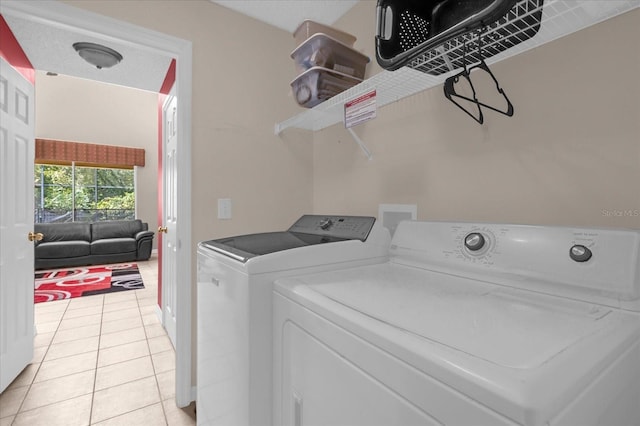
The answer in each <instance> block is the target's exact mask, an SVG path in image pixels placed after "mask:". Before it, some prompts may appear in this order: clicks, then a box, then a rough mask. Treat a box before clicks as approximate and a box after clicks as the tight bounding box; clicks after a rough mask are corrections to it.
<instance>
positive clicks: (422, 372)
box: [273, 222, 640, 426]
mask: <svg viewBox="0 0 640 426" xmlns="http://www.w3.org/2000/svg"><path fill="white" fill-rule="evenodd" d="M639 312H640V232H638V231H631V230H629V231H626V230H597V229H576V228H561V227H534V226H522V225H495V224H467V223H444V222H403V223H401V224H400V225H399V226H398V228H397V231H396V233H395V235H394V238H393V240H392V242H391V249H390V260H389V261H388V262H386V263H383V264H378V265H370V266H363V267H355V268H348V269H344V270H340V271H332V272H323V273H319V274H310V275H303V276H299V277H289V278H283V279H279V280H277V281H276V283H275V286H274V312H273V316H274V402H275V404H274V424H278V425H294V426H298V425H350V426H357V425H366V426H373V425H403V426H405V425H431V424H450V425H514V424H519V425H580V426H585V425H621V426H622V425H629V426H630V425H639V424H640V314H639Z"/></svg>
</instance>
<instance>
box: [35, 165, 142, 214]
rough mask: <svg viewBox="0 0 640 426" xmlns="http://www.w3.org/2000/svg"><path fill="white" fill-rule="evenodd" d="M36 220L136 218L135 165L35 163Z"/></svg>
mask: <svg viewBox="0 0 640 426" xmlns="http://www.w3.org/2000/svg"><path fill="white" fill-rule="evenodd" d="M34 182H35V219H34V220H35V222H36V223H46V222H76V221H77V222H83V221H84V222H97V221H101V220H123V219H134V218H135V186H134V171H133V168H132V167H131V168H126V169H116V168H106V167H85V166H78V165H75V164H72V165H70V166H68V165H48V164H36V166H35V176H34Z"/></svg>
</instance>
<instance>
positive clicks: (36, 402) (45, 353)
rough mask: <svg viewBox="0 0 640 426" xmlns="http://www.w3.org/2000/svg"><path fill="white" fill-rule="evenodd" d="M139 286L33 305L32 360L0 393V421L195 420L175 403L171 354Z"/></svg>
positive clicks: (71, 424)
mask: <svg viewBox="0 0 640 426" xmlns="http://www.w3.org/2000/svg"><path fill="white" fill-rule="evenodd" d="M157 265H158V264H157V258H156V257H155V254H154V255H152V257H151V259H150V260H149V261H146V262H138V266H139V268H140V272H141V274H142V277H143V281H144V284H145V288H144V289H143V290H130V291H125V292H120V293H110V294H106V295H96V296H86V297H79V298H74V299H70V300H62V301H55V302H46V303H38V304H36V305H35V322H36V328H37V330H38V335H37V336H36V337H35V356H34V359H33V362H32V363H31V364H30V365H29V366H28V367H27V368H26V369H25V370H24V371H23V372H22V374H21V375H20V376H18V377H17V378H16V379H15V380H14V382H13V383H12V384H11V385H10V386H9V387H8V388H7V389H6V390H5V391H4V392H3V393H2V394H0V426H9V425H13V426H21V425H29V426H38V425H47V426H56V425H60V426H75V425H78V426H80V425H101V426H107V425H109V426H111V425H123V426H124V425H126V426H134V425H150V426H155V425H169V426H173V425H180V426H181V425H195V415H194V413H193V404H192V405H191V406H190V407H187V408H186V409H180V408H178V407H176V405H175V399H174V395H175V353H174V350H173V346H172V345H171V341H170V340H169V338H168V337H167V335H166V333H165V330H164V328H163V327H162V325H160V322H159V320H158V317H157V315H156V304H157V282H158V273H157Z"/></svg>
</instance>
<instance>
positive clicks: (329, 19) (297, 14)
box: [211, 0, 371, 33]
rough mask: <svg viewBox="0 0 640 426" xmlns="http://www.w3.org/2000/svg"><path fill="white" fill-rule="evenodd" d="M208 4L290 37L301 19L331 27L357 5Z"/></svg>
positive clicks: (331, 0) (302, 1)
mask: <svg viewBox="0 0 640 426" xmlns="http://www.w3.org/2000/svg"><path fill="white" fill-rule="evenodd" d="M211 1H212V2H214V3H217V4H219V5H221V6H224V7H227V8H229V9H233V10H235V11H236V12H240V13H242V14H243V15H247V16H251V17H252V18H255V19H257V20H259V21H262V22H266V23H267V24H271V25H273V26H275V27H278V28H280V29H283V30H285V31H288V32H290V33H293V32H294V31H295V29H296V28H298V25H300V24H301V23H302V21H304V20H305V19H311V20H313V21H316V22H319V23H321V24H325V25H331V24H333V23H334V22H336V21H337V20H338V18H340V17H341V16H342V15H344V14H345V13H346V12H347V11H349V9H351V8H352V7H353V6H354V5H355V4H356V3H358V0H211ZM370 1H371V0H370Z"/></svg>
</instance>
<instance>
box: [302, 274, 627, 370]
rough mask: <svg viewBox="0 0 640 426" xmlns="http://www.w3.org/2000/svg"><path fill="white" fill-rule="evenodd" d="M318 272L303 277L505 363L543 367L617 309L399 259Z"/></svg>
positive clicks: (338, 296)
mask: <svg viewBox="0 0 640 426" xmlns="http://www.w3.org/2000/svg"><path fill="white" fill-rule="evenodd" d="M318 277H324V279H323V280H322V282H314V276H311V277H309V279H307V278H306V277H304V278H301V279H300V281H302V282H303V283H305V281H306V283H305V284H307V285H306V287H307V288H309V289H310V290H312V291H314V292H317V293H319V294H321V295H323V296H325V297H327V298H329V299H331V300H333V301H335V302H337V303H339V304H341V305H344V306H347V307H349V308H351V309H353V310H356V311H358V312H359V313H361V314H364V315H366V316H368V317H370V318H373V319H376V320H378V321H381V322H382V323H385V324H387V325H391V326H393V327H395V328H397V329H399V330H401V331H403V332H406V333H410V334H412V335H415V336H419V337H421V338H424V339H428V340H430V341H432V342H437V343H439V344H442V345H445V346H447V347H450V348H453V349H456V350H458V351H461V352H463V353H465V354H467V355H470V356H473V357H477V358H481V359H484V360H486V361H488V362H490V363H493V364H496V365H499V366H502V367H510V368H518V369H533V368H536V367H539V366H541V365H543V364H544V363H545V362H547V361H549V360H550V359H551V358H553V357H554V356H556V355H557V354H559V353H561V352H563V351H564V350H566V349H567V348H569V347H570V346H572V345H573V344H575V343H576V342H578V341H579V340H581V339H584V338H585V337H586V336H589V335H590V334H593V333H596V332H597V331H598V330H600V329H602V328H603V327H605V326H607V325H610V320H611V318H608V317H615V314H612V311H611V309H610V308H607V307H603V306H599V305H593V304H589V303H584V302H576V301H572V300H568V299H561V298H556V297H550V296H546V295H541V294H536V293H531V292H523V291H520V290H515V289H508V288H506V287H501V286H497V285H494V284H490V283H486V282H480V281H474V280H470V279H466V278H461V277H455V276H451V275H447V274H442V273H437V272H431V271H424V270H422V271H419V270H415V269H412V268H402V267H397V266H393V265H391V266H390V265H384V266H374V267H371V268H369V269H361V268H356V269H353V270H347V271H341V273H335V274H332V273H329V274H321V275H318ZM327 277H331V278H333V279H335V281H331V279H327Z"/></svg>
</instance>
